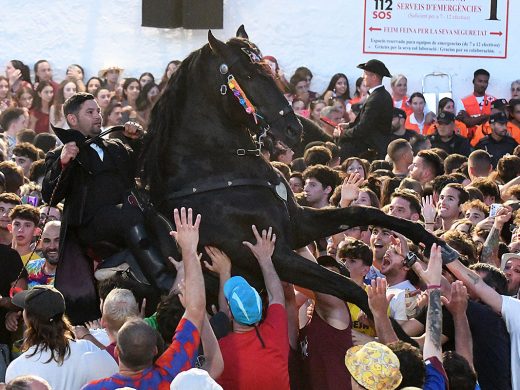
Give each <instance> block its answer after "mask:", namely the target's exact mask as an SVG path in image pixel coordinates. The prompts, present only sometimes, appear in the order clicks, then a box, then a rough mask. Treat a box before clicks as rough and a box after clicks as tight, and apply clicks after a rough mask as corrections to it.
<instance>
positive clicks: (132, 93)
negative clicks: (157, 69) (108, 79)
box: [121, 77, 144, 124]
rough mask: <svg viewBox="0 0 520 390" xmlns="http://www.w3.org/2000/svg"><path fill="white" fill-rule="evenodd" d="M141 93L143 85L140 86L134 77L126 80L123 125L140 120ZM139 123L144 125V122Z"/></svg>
mask: <svg viewBox="0 0 520 390" xmlns="http://www.w3.org/2000/svg"><path fill="white" fill-rule="evenodd" d="M140 92H141V84H139V80H137V79H136V78H134V77H128V78H127V79H125V82H124V84H123V91H122V93H123V96H122V97H123V101H122V102H121V104H122V105H123V123H125V122H127V121H129V120H136V119H138V114H137V98H138V97H139V93H140ZM139 123H141V124H144V121H142V120H141V121H139Z"/></svg>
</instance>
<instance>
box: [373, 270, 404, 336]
mask: <svg viewBox="0 0 520 390" xmlns="http://www.w3.org/2000/svg"><path fill="white" fill-rule="evenodd" d="M386 288H387V283H386V279H383V278H376V279H375V280H372V282H371V285H370V286H368V287H367V295H368V305H369V306H370V310H371V311H372V314H373V315H374V325H375V328H376V333H377V337H378V339H379V342H380V343H383V344H389V343H393V342H395V341H399V338H398V337H397V335H396V334H395V331H394V328H393V327H392V323H391V322H390V318H389V317H388V305H389V304H390V300H391V299H392V298H393V295H390V296H388V297H387V296H386Z"/></svg>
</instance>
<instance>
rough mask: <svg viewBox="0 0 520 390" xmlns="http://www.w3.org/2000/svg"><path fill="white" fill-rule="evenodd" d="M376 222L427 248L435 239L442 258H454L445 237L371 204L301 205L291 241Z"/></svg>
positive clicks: (300, 241) (299, 243)
mask: <svg viewBox="0 0 520 390" xmlns="http://www.w3.org/2000/svg"><path fill="white" fill-rule="evenodd" d="M368 225H375V226H379V227H384V228H388V229H391V230H395V231H396V232H398V233H401V234H402V235H404V236H405V237H407V238H409V239H410V240H412V241H413V242H415V243H417V244H418V243H423V244H425V245H426V247H427V248H430V247H431V245H432V244H434V243H436V244H439V245H441V248H442V258H443V260H453V259H455V258H457V257H458V255H459V254H458V253H457V252H456V251H455V250H453V249H452V248H450V247H449V246H448V245H447V244H446V243H445V242H444V241H442V240H441V239H439V238H438V237H436V236H435V235H433V234H431V233H430V232H428V231H427V230H426V229H424V227H423V226H421V225H420V224H418V223H415V222H411V221H408V220H406V219H402V218H396V217H392V216H391V215H387V214H385V213H384V212H382V211H381V210H379V209H376V208H373V207H357V206H352V207H345V208H338V209H312V208H309V207H302V208H300V209H299V210H298V212H297V213H296V216H295V218H294V220H293V223H292V229H293V230H292V233H293V234H292V237H291V244H292V247H293V248H295V249H296V248H301V247H304V246H305V245H307V244H309V243H310V242H312V241H314V240H316V239H318V238H322V237H327V236H331V235H333V234H336V233H339V232H341V231H344V230H347V229H348V228H350V227H354V226H368Z"/></svg>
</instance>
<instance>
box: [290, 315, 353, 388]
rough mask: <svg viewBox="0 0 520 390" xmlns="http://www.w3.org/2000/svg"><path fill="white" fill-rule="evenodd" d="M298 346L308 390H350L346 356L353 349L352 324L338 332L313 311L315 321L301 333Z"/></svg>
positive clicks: (311, 321)
mask: <svg viewBox="0 0 520 390" xmlns="http://www.w3.org/2000/svg"><path fill="white" fill-rule="evenodd" d="M298 342H299V346H300V353H301V358H302V360H303V373H302V374H303V375H304V376H306V378H305V380H304V381H303V382H304V383H305V384H306V386H307V387H306V388H307V389H316V390H318V389H319V390H327V389H331V390H336V389H348V390H350V389H351V383H350V373H349V372H348V370H347V367H346V366H345V353H346V352H347V350H348V349H349V348H350V347H352V322H350V324H349V326H348V327H347V328H346V329H343V330H339V329H336V328H334V327H333V326H330V325H329V324H328V323H327V322H325V321H324V320H323V319H322V318H321V317H320V316H319V315H318V313H317V312H316V311H314V314H313V316H312V319H311V320H310V321H309V322H308V323H307V325H305V326H304V327H303V329H301V330H300V335H299V337H298Z"/></svg>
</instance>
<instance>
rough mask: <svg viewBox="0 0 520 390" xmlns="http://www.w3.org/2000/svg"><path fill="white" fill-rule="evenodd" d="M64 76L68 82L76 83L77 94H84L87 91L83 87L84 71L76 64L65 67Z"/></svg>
mask: <svg viewBox="0 0 520 390" xmlns="http://www.w3.org/2000/svg"><path fill="white" fill-rule="evenodd" d="M66 76H67V78H68V79H69V80H74V81H76V86H77V88H78V92H85V91H86V90H87V88H86V86H85V81H84V80H85V69H83V67H82V66H81V65H78V64H70V65H69V66H68V67H67V73H66Z"/></svg>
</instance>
